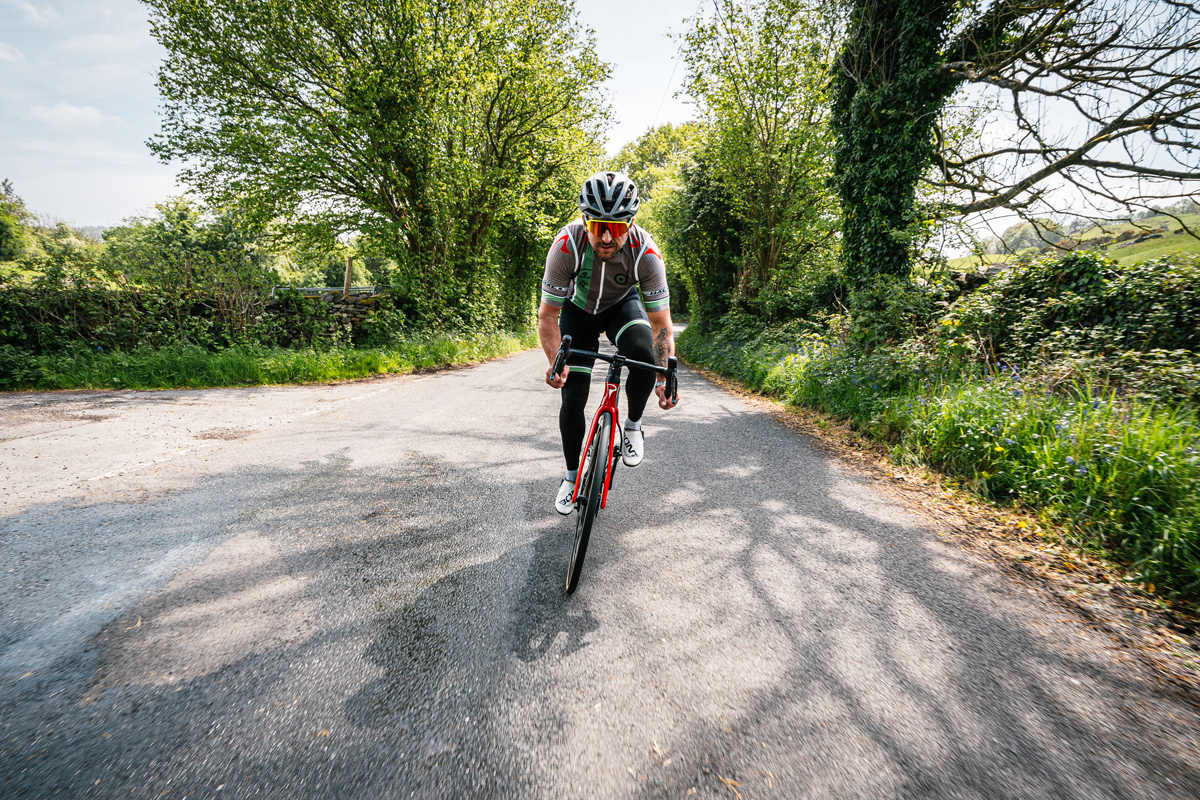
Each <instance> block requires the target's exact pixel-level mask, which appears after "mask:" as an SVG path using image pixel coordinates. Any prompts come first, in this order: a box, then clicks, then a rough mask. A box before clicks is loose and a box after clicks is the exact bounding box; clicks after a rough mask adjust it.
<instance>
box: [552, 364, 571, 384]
mask: <svg viewBox="0 0 1200 800" xmlns="http://www.w3.org/2000/svg"><path fill="white" fill-rule="evenodd" d="M570 371H571V367H570V366H569V365H567V364H563V365H562V372H560V373H558V377H557V378H556V377H554V375H553V373H554V365H553V364H551V365H550V366H548V367H546V385H547V386H553V387H554V388H555V389H561V388H563V386H564V385H566V383H567V373H568V372H570Z"/></svg>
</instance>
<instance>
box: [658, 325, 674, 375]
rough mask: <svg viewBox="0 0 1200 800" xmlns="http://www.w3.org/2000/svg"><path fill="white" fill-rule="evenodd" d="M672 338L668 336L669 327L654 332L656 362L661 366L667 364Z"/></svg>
mask: <svg viewBox="0 0 1200 800" xmlns="http://www.w3.org/2000/svg"><path fill="white" fill-rule="evenodd" d="M670 345H671V340H670V339H669V338H668V336H667V329H666V328H660V329H659V330H658V331H657V332H656V333H655V334H654V363H655V364H658V365H659V366H660V367H665V366H666V365H667V356H669V355H670V354H671V353H670Z"/></svg>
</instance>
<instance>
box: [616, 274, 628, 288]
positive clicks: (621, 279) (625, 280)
mask: <svg viewBox="0 0 1200 800" xmlns="http://www.w3.org/2000/svg"><path fill="white" fill-rule="evenodd" d="M613 280H614V281H616V282H617V285H619V286H624V285H625V284H627V283H629V278H627V277H625V276H624V275H614V276H613Z"/></svg>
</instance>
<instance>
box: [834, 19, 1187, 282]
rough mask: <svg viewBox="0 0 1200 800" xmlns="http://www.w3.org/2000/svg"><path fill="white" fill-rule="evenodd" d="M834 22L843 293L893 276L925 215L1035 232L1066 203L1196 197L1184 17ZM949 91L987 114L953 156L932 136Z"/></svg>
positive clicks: (953, 143) (939, 136) (1132, 203)
mask: <svg viewBox="0 0 1200 800" xmlns="http://www.w3.org/2000/svg"><path fill="white" fill-rule="evenodd" d="M847 8H848V17H847V29H846V35H845V44H844V47H843V48H842V52H841V55H840V58H839V59H838V61H837V64H836V66H835V69H834V72H833V76H834V81H833V83H834V97H833V117H832V121H833V127H834V130H835V131H836V133H837V137H838V143H837V148H836V166H835V182H836V186H837V189H838V193H839V195H840V197H841V200H842V205H843V209H844V214H845V224H844V231H843V235H844V240H843V249H842V262H843V265H844V268H845V272H846V274H847V276H848V277H849V278H850V279H851V280H852V281H853V282H855V283H857V284H862V283H864V282H869V281H870V280H872V279H873V277H874V276H878V275H899V276H904V275H907V274H908V271H909V254H910V242H911V241H912V240H913V238H914V237H916V236H918V235H919V233H920V231H921V229H922V227H923V226H926V225H928V224H932V223H933V222H934V221H935V220H936V219H937V218H938V217H939V216H954V215H960V216H961V215H968V214H975V213H980V212H986V211H992V210H997V209H1005V210H1009V211H1016V212H1018V213H1021V214H1023V215H1026V216H1027V217H1028V218H1030V219H1036V218H1038V217H1043V218H1044V217H1046V216H1048V212H1049V211H1056V210H1057V211H1062V210H1066V209H1067V206H1068V205H1078V203H1080V202H1089V203H1093V204H1095V205H1096V206H1097V207H1100V208H1112V207H1113V206H1116V207H1123V208H1125V209H1126V210H1128V211H1129V212H1130V213H1132V212H1133V211H1135V210H1137V209H1140V208H1146V207H1148V206H1149V204H1150V203H1151V202H1154V201H1161V200H1162V199H1163V198H1172V197H1176V198H1177V197H1185V196H1188V195H1189V194H1190V193H1194V192H1195V191H1196V187H1197V184H1196V181H1197V180H1198V175H1200V140H1198V139H1197V131H1200V8H1198V7H1197V6H1195V5H1194V4H1191V3H1187V2H1176V0H993V1H992V2H991V3H990V4H989V5H987V6H986V7H985V6H983V5H982V4H980V3H978V2H975V0H966V2H963V0H954V1H953V2H951V1H950V0H886V1H885V0H849V2H848V3H847ZM963 90H966V91H968V92H969V94H968V97H974V98H975V99H977V100H984V101H986V102H988V103H991V104H992V107H993V108H994V110H995V113H994V115H993V116H992V118H991V119H990V120H988V121H987V123H986V124H985V125H983V126H981V128H980V129H979V131H978V133H979V135H978V136H977V137H976V138H975V139H973V140H968V142H969V144H966V145H964V144H963V141H964V140H963V139H961V138H958V137H951V136H947V135H945V131H944V130H943V126H942V124H941V122H942V121H943V120H944V119H945V112H946V109H947V104H948V103H949V101H950V99H951V98H952V97H953V96H955V94H956V93H958V92H960V91H963ZM972 92H973V94H970V93H972ZM922 181H925V182H926V183H927V184H928V185H929V186H931V187H933V188H935V189H937V190H940V191H941V192H942V200H941V201H940V203H939V204H938V205H937V206H936V207H929V206H925V205H923V204H921V203H920V202H918V199H917V198H918V192H917V187H918V184H919V183H920V182H922ZM1064 189H1065V190H1067V191H1066V192H1063V190H1064ZM1056 191H1057V192H1058V193H1057V194H1056ZM1056 205H1057V206H1058V207H1056Z"/></svg>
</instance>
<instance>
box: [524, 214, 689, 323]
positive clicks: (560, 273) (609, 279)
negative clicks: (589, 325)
mask: <svg viewBox="0 0 1200 800" xmlns="http://www.w3.org/2000/svg"><path fill="white" fill-rule="evenodd" d="M634 285H637V286H638V288H640V289H641V291H642V302H643V303H644V304H645V306H646V310H647V311H661V310H663V309H665V308H669V307H670V305H671V296H670V293H669V292H668V290H667V269H666V265H664V264H663V260H662V256H660V255H659V254H658V247H657V245H655V243H654V237H653V236H651V235H650V234H649V233H647V232H646V231H644V230H642V229H641V228H639V227H638V226H637V225H630V226H629V239H628V240H627V241H626V242H625V246H624V247H622V248H621V249H620V250H618V251H617V253H616V255H614V256H613V257H612V258H610V259H609V260H608V261H601V260H600V258H599V257H598V256H597V255H596V253H595V251H594V250H592V246H591V245H590V244H588V238H587V229H586V228H584V226H583V222H582V221H581V220H576V221H575V222H572V223H570V224H568V225H566V226H564V227H563V228H561V229H560V230H559V231H558V235H557V236H556V237H555V238H554V244H552V245H551V246H550V252H549V253H548V254H547V255H546V272H545V274H543V276H542V302H543V303H546V304H547V305H551V306H555V307H560V308H561V307H562V305H563V303H565V302H566V301H567V300H568V299H570V301H571V302H572V303H574V304H575V305H576V306H578V307H579V308H581V309H582V310H584V311H586V312H587V313H589V314H599V313H600V312H601V311H604V310H605V309H607V308H609V307H610V306H612V305H613V304H614V303H616V302H617V301H618V300H620V299H621V298H622V297H624V296H625V295H626V294H628V293H629V289H630V287H632V286H634Z"/></svg>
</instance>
